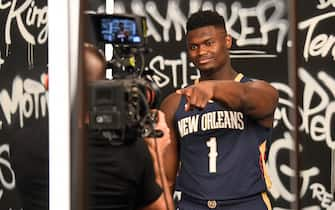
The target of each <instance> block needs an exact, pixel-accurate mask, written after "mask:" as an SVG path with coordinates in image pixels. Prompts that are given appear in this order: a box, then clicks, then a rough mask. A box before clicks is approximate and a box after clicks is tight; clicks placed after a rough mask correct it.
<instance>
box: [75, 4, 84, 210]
mask: <svg viewBox="0 0 335 210" xmlns="http://www.w3.org/2000/svg"><path fill="white" fill-rule="evenodd" d="M85 5H86V0H79V1H78V2H77V5H76V6H75V5H74V6H73V8H72V9H71V11H72V12H73V13H74V15H73V16H72V18H73V19H75V20H74V22H76V23H77V24H74V25H77V26H78V28H76V29H77V31H76V29H74V31H73V33H72V35H73V37H74V39H73V41H74V42H76V43H77V45H76V44H74V45H72V46H73V47H74V49H73V51H74V53H73V54H72V55H74V57H72V59H73V63H74V65H73V69H71V70H72V71H71V72H72V73H73V74H71V77H72V80H71V81H74V83H75V85H73V86H72V87H73V88H75V90H74V91H71V93H73V96H72V97H71V98H72V99H73V101H72V103H71V209H72V210H86V209H88V182H87V181H88V179H87V177H88V175H87V174H88V173H87V172H88V169H87V159H88V158H87V129H86V127H85V125H84V118H85V112H86V109H85V106H86V105H87V104H86V103H85V100H84V99H85V98H86V97H85V95H86V88H85V87H86V83H85V79H84V75H83V73H84V71H83V40H84V28H85V18H84V17H83V15H84V12H83V11H84V8H85ZM71 25H73V24H71ZM75 55H77V56H75Z"/></svg>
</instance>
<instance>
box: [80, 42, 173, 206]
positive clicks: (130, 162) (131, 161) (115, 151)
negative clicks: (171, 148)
mask: <svg viewBox="0 0 335 210" xmlns="http://www.w3.org/2000/svg"><path fill="white" fill-rule="evenodd" d="M105 64H106V63H105V59H104V56H103V55H102V54H101V53H100V52H99V51H98V50H97V49H96V48H95V47H94V46H93V45H89V44H85V46H84V68H85V72H84V73H85V78H86V81H87V82H90V81H95V80H103V79H104V72H105ZM120 100H122V99H120ZM154 112H156V114H158V116H157V123H156V125H155V129H158V130H160V131H162V133H163V135H162V136H161V137H159V138H145V139H144V140H141V139H139V140H135V141H132V142H131V143H129V144H126V143H125V144H120V145H113V144H111V143H110V141H109V140H108V139H107V138H105V137H104V136H103V135H102V134H101V132H99V131H95V130H89V135H88V136H89V137H88V142H89V143H88V154H89V156H88V163H89V209H99V210H101V209H118V210H130V209H142V210H160V209H162V210H165V209H171V210H172V209H173V200H172V197H171V193H170V191H169V188H168V186H167V181H166V176H165V172H164V168H163V164H161V163H160V161H161V158H162V156H163V153H164V151H165V147H166V146H167V145H168V144H169V142H170V135H169V129H168V127H167V124H166V122H165V116H164V114H163V113H162V112H161V111H154ZM88 121H89V119H88V117H86V120H85V122H86V123H88ZM126 138H129V137H127V136H126ZM156 141H160V142H164V144H161V143H160V144H157V143H156Z"/></svg>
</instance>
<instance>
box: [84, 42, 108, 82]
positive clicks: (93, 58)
mask: <svg viewBox="0 0 335 210" xmlns="http://www.w3.org/2000/svg"><path fill="white" fill-rule="evenodd" d="M83 52H84V53H83V59H84V69H85V72H84V74H85V75H84V78H85V79H86V82H93V81H97V80H103V79H105V76H106V71H105V67H106V60H105V56H104V55H103V54H102V53H101V52H100V51H99V50H98V48H96V47H95V46H93V45H92V44H89V43H84V51H83Z"/></svg>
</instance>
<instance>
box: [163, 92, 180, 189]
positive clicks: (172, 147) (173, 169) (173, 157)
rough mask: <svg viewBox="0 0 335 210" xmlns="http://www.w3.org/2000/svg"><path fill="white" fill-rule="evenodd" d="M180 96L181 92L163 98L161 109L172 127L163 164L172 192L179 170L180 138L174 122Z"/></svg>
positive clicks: (170, 127)
mask: <svg viewBox="0 0 335 210" xmlns="http://www.w3.org/2000/svg"><path fill="white" fill-rule="evenodd" d="M180 98H181V96H180V95H179V94H176V93H172V94H170V95H169V96H167V97H166V98H165V99H164V100H163V102H162V104H161V107H160V109H161V110H162V111H163V112H164V114H165V118H166V123H167V125H168V127H169V129H170V137H171V142H170V144H169V145H168V146H167V148H166V150H165V152H164V155H163V164H164V168H165V172H166V176H167V181H168V185H169V187H170V189H171V192H172V193H173V192H174V187H175V182H176V176H177V170H178V166H179V154H178V153H179V152H178V142H177V141H178V140H177V135H176V134H177V131H176V130H175V129H176V126H175V124H174V117H175V113H176V111H177V108H178V106H179V103H180Z"/></svg>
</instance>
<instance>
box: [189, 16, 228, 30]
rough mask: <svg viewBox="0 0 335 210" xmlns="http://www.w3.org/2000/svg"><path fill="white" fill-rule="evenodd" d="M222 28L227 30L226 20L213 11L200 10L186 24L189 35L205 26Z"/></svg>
mask: <svg viewBox="0 0 335 210" xmlns="http://www.w3.org/2000/svg"><path fill="white" fill-rule="evenodd" d="M211 25H213V26H220V27H223V28H224V30H226V24H225V21H224V18H223V17H222V16H221V15H219V13H217V12H215V11H212V10H199V11H197V12H195V13H193V14H191V16H190V17H189V18H188V20H187V23H186V31H187V33H188V32H190V31H192V30H194V29H197V28H201V27H204V26H211Z"/></svg>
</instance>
